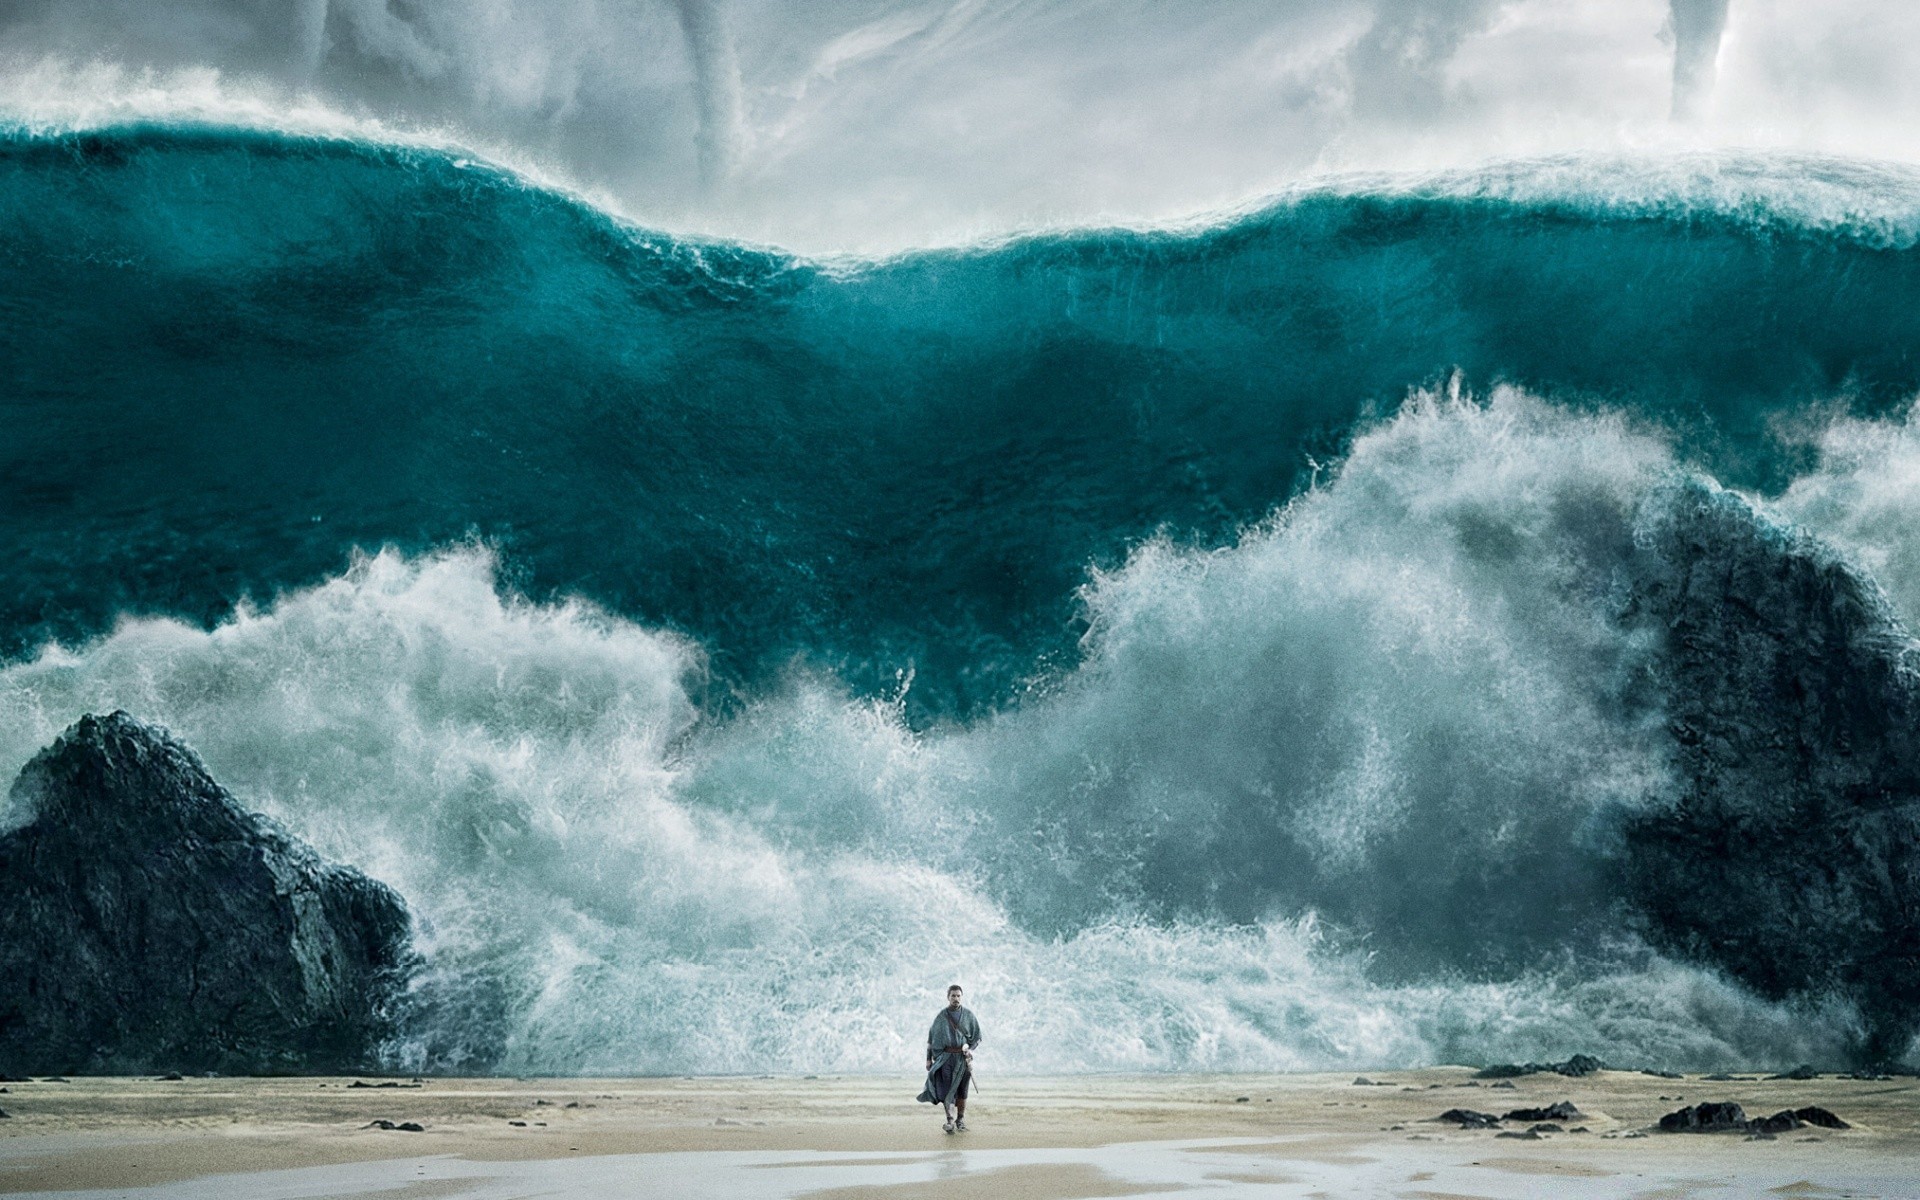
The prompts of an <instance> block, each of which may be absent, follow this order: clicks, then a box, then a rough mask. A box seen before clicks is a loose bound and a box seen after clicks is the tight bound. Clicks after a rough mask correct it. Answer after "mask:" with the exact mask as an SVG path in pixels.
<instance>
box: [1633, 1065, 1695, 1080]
mask: <svg viewBox="0 0 1920 1200" xmlns="http://www.w3.org/2000/svg"><path fill="white" fill-rule="evenodd" d="M1640 1073H1641V1074H1642V1075H1651V1076H1653V1077H1654V1078H1655V1079H1685V1078H1686V1076H1685V1075H1682V1074H1681V1073H1680V1072H1678V1071H1656V1070H1654V1069H1653V1068H1652V1067H1642V1068H1640Z"/></svg>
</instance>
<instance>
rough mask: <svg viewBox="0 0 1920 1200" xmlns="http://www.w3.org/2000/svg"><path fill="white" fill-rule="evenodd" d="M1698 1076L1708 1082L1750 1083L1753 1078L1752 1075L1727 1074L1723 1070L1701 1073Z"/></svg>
mask: <svg viewBox="0 0 1920 1200" xmlns="http://www.w3.org/2000/svg"><path fill="white" fill-rule="evenodd" d="M1700 1078H1702V1079H1704V1080H1705V1081H1706V1082H1708V1083H1752V1082H1753V1080H1754V1077H1753V1076H1752V1075H1728V1074H1727V1073H1726V1072H1724V1071H1721V1072H1717V1073H1715V1074H1712V1075H1702V1076H1701V1077H1700Z"/></svg>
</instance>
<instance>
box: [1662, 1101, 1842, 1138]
mask: <svg viewBox="0 0 1920 1200" xmlns="http://www.w3.org/2000/svg"><path fill="white" fill-rule="evenodd" d="M1807 1125H1818V1126H1819V1127H1820V1128H1822V1129H1851V1128H1852V1126H1851V1125H1848V1124H1847V1123H1846V1122H1845V1121H1842V1120H1841V1119H1840V1118H1839V1117H1836V1116H1834V1115H1833V1114H1832V1113H1831V1112H1828V1111H1827V1110H1826V1109H1824V1108H1820V1107H1818V1106H1815V1105H1808V1106H1807V1107H1805V1108H1783V1109H1781V1110H1780V1111H1779V1112H1777V1113H1774V1114H1773V1115H1772V1116H1770V1117H1752V1118H1749V1117H1748V1116H1747V1114H1746V1111H1745V1110H1744V1109H1742V1108H1741V1107H1740V1106H1739V1105H1738V1104H1727V1103H1723V1104H1695V1105H1693V1106H1691V1107H1689V1108H1683V1109H1679V1110H1678V1111H1675V1112H1670V1113H1668V1114H1667V1115H1666V1116H1664V1117H1661V1118H1660V1131H1661V1132H1662V1133H1748V1134H1753V1135H1755V1136H1758V1137H1771V1136H1773V1135H1774V1134H1779V1133H1787V1132H1789V1131H1791V1130H1795V1129H1800V1128H1803V1127H1805V1126H1807Z"/></svg>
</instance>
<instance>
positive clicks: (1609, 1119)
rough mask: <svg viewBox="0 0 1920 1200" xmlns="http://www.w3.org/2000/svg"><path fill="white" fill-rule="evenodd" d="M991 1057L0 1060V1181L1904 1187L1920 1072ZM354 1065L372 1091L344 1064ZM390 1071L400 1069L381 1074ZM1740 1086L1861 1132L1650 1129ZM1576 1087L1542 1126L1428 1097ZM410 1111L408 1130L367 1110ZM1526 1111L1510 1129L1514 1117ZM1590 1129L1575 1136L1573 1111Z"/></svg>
mask: <svg viewBox="0 0 1920 1200" xmlns="http://www.w3.org/2000/svg"><path fill="white" fill-rule="evenodd" d="M1470 1076H1471V1072H1470V1071H1468V1070H1467V1069H1465V1068H1435V1069H1430V1070H1421V1071H1395V1072H1383V1073H1377V1074H1372V1075H1370V1076H1369V1078H1370V1079H1372V1080H1373V1081H1374V1084H1373V1086H1362V1085H1357V1084H1356V1083H1355V1082H1354V1077H1353V1076H1352V1075H1346V1074H1342V1075H1337V1076H1336V1075H1282V1076H1240V1075H1232V1076H1221V1075H1205V1076H1195V1075H1184V1076H1144V1077H1143V1076H1132V1077H1114V1076H1099V1077H1090V1078H1063V1077H1051V1078H1011V1077H1010V1078H1004V1079H992V1078H989V1079H988V1081H987V1083H986V1084H985V1085H984V1086H983V1088H982V1092H981V1095H980V1096H979V1097H978V1098H977V1099H976V1101H975V1103H974V1109H973V1112H972V1113H971V1114H970V1116H971V1118H972V1126H973V1128H972V1130H971V1131H970V1132H968V1133H966V1134H964V1135H958V1136H948V1135H945V1134H943V1133H942V1132H941V1130H940V1128H939V1125H938V1122H937V1120H936V1119H935V1117H934V1114H933V1110H932V1109H930V1108H928V1107H925V1106H918V1105H915V1104H913V1103H912V1102H911V1095H912V1092H913V1090H914V1085H915V1084H916V1083H917V1081H915V1080H908V1079H904V1078H902V1079H882V1078H871V1077H864V1078H793V1077H778V1078H714V1077H702V1078H691V1079H686V1078H681V1079H657V1078H656V1079H428V1080H424V1081H421V1082H420V1083H419V1084H418V1085H417V1086H415V1085H413V1084H412V1083H411V1081H407V1080H383V1079H367V1080H361V1081H356V1080H350V1079H310V1078H296V1079H186V1080H178V1081H163V1080H147V1079H91V1078H89V1079H74V1080H72V1081H70V1082H64V1083H62V1082H44V1081H36V1082H31V1083H9V1084H8V1085H6V1086H7V1094H6V1095H4V1096H0V1109H4V1110H5V1111H7V1112H8V1113H9V1114H10V1119H8V1120H6V1121H4V1122H0V1193H6V1194H11V1195H41V1194H60V1195H63V1196H67V1197H73V1196H89V1197H93V1196H97V1197H108V1196H113V1197H142V1198H152V1200H161V1198H168V1200H171V1198H176V1197H180V1198H184V1197H189V1196H191V1197H195V1198H197V1200H211V1198H215V1197H233V1198H235V1200H241V1198H253V1197H264V1196H273V1197H286V1198H288V1200H292V1198H296V1197H297V1198H307V1197H327V1196H358V1195H372V1194H380V1195H389V1196H402V1197H408V1198H414V1197H421V1198H425V1197H472V1198H476V1200H478V1198H487V1200H494V1198H507V1197H521V1196H535V1195H541V1196H580V1197H599V1196H627V1195H672V1196H674V1197H676V1198H677V1200H687V1198H692V1197H716V1198H718V1197H751V1198H761V1197H764V1198H768V1200H776V1198H778V1200H785V1198H787V1197H813V1198H815V1200H855V1198H859V1197H874V1198H879V1197H907V1198H924V1200H970V1198H974V1197H982V1198H984V1197H991V1198H993V1200H1025V1198H1029V1197H1031V1198H1035V1200H1039V1198H1048V1200H1075V1198H1083V1197H1101V1196H1140V1195H1163V1194H1173V1193H1176V1192H1196V1193H1204V1194H1206V1195H1210V1196H1256V1195H1257V1196H1295V1195H1297V1196H1315V1195H1327V1196H1340V1195H1355V1196H1360V1195H1383V1196H1387V1195H1390V1196H1409V1197H1445V1196H1473V1197H1489V1198H1492V1197H1526V1196H1539V1195H1547V1194H1551V1195H1564V1196H1595V1197H1600V1196H1608V1197H1610V1196H1622V1197H1626V1196H1632V1197H1679V1196H1691V1195H1716V1194H1717V1195H1761V1194H1766V1195H1777V1196H1804V1197H1814V1196H1882V1197H1899V1196H1915V1195H1920V1080H1913V1079H1904V1078H1902V1079H1894V1080H1882V1081H1873V1080H1852V1079H1836V1078H1832V1077H1828V1078H1821V1079H1815V1080H1768V1079H1764V1078H1753V1079H1740V1080H1733V1081H1724V1082H1706V1081H1704V1080H1703V1079H1701V1078H1700V1077H1698V1076H1693V1077H1687V1078H1684V1079H1662V1078H1657V1077H1653V1076H1647V1075H1641V1074H1636V1073H1628V1072H1613V1071H1609V1072H1604V1073H1602V1074H1600V1075H1598V1076H1593V1077H1589V1078H1584V1079H1569V1078H1563V1077H1561V1076H1558V1075H1534V1076H1526V1077H1522V1078H1520V1079H1518V1080H1515V1081H1513V1085H1514V1086H1512V1087H1511V1088H1506V1087H1496V1086H1494V1085H1493V1084H1492V1083H1490V1082H1487V1081H1476V1080H1473V1079H1471V1078H1470ZM356 1082H362V1083H366V1084H369V1085H374V1086H366V1087H355V1086H352V1085H353V1084H354V1083H356ZM381 1084H394V1085H397V1086H378V1085H381ZM1706 1100H1732V1101H1736V1102H1738V1103H1740V1104H1742V1105H1743V1106H1744V1107H1745V1108H1746V1110H1747V1112H1748V1114H1749V1115H1765V1114H1768V1113H1772V1112H1775V1111H1778V1110H1779V1109H1783V1108H1798V1107H1802V1106H1805V1105H1819V1106H1822V1107H1825V1108H1828V1109H1831V1110H1832V1111H1833V1112H1835V1113H1837V1114H1838V1115H1840V1116H1841V1117H1842V1118H1844V1119H1845V1120H1847V1121H1848V1122H1850V1123H1851V1124H1852V1126H1853V1128H1851V1129H1848V1130H1844V1131H1834V1130H1826V1129H1818V1128H1808V1129H1802V1130H1796V1131H1794V1132H1791V1133H1786V1134H1783V1135H1781V1136H1779V1137H1778V1138H1777V1139H1775V1140H1772V1141H1755V1140H1749V1139H1747V1138H1746V1137H1744V1136H1743V1135H1739V1134H1713V1135H1686V1134H1660V1133H1651V1134H1649V1133H1645V1132H1644V1131H1645V1130H1646V1129H1647V1127H1649V1126H1650V1125H1652V1124H1654V1123H1655V1122H1656V1121H1657V1119H1658V1118H1659V1117H1660V1116H1661V1115H1662V1114H1663V1113H1666V1112H1669V1111H1672V1110H1674V1109H1676V1108H1679V1107H1681V1106H1682V1105H1683V1104H1692V1103H1697V1102H1700V1101H1706ZM1560 1101H1571V1102H1572V1103H1573V1104H1574V1105H1575V1106H1577V1107H1578V1108H1579V1110H1580V1111H1581V1113H1582V1114H1583V1115H1582V1116H1581V1117H1580V1118H1579V1119H1578V1120H1576V1121H1571V1122H1563V1123H1562V1124H1563V1127H1564V1128H1565V1129H1566V1130H1567V1132H1563V1133H1553V1132H1545V1133H1542V1134H1540V1135H1539V1136H1538V1138H1537V1139H1535V1138H1530V1137H1524V1136H1521V1137H1514V1136H1501V1134H1500V1133H1496V1132H1493V1131H1485V1130H1479V1131H1467V1130H1462V1129H1459V1128H1457V1127H1455V1126H1453V1125H1449V1124H1444V1123H1439V1122H1436V1121H1433V1120H1431V1118H1434V1117H1437V1116H1438V1115H1439V1114H1440V1113H1441V1112H1442V1111H1444V1110H1446V1109H1450V1108H1455V1107H1460V1108H1470V1109H1476V1110H1479V1111H1483V1112H1489V1113H1493V1114H1496V1115H1498V1114H1501V1113H1505V1112H1507V1111H1510V1110H1512V1109H1515V1108H1523V1107H1544V1106H1546V1105H1549V1104H1553V1103H1556V1102H1560ZM378 1121H389V1122H393V1123H394V1124H396V1125H399V1124H403V1123H414V1124H418V1125H421V1126H423V1127H424V1129H423V1131H421V1132H408V1131H404V1130H399V1129H394V1130H386V1129H381V1128H379V1127H378V1126H377V1125H376V1124H375V1122H378ZM1527 1129H1528V1124H1527V1123H1526V1122H1508V1123H1507V1124H1506V1127H1505V1132H1506V1133H1508V1134H1516V1133H1524V1132H1525V1131H1526V1130H1527ZM1580 1129H1584V1130H1585V1132H1574V1131H1575V1130H1580Z"/></svg>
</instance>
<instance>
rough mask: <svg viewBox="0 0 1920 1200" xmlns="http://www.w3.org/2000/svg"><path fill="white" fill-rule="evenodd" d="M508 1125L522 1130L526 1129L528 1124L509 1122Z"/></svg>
mask: <svg viewBox="0 0 1920 1200" xmlns="http://www.w3.org/2000/svg"><path fill="white" fill-rule="evenodd" d="M507 1124H509V1125H516V1126H518V1127H520V1128H521V1129H525V1128H526V1127H527V1123H526V1122H525V1121H508V1122H507Z"/></svg>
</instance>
